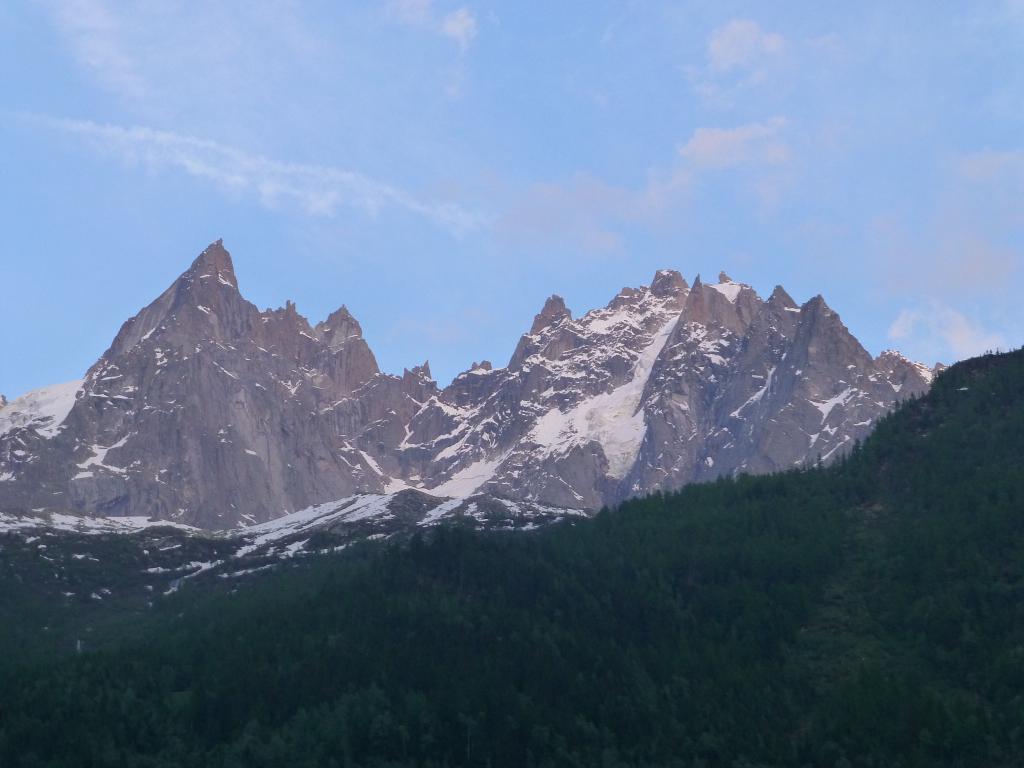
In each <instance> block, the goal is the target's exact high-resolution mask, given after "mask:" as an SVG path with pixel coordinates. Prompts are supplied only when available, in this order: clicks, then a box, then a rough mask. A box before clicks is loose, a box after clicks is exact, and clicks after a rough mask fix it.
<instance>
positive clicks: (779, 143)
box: [679, 116, 790, 169]
mask: <svg viewBox="0 0 1024 768" xmlns="http://www.w3.org/2000/svg"><path fill="white" fill-rule="evenodd" d="M788 124H789V123H788V121H787V120H786V118H784V117H779V116H776V117H772V118H770V119H768V120H765V121H763V122H754V123H747V124H746V125H741V126H737V127H736V128H698V129H697V130H696V131H694V133H693V136H691V137H690V139H689V141H687V142H686V143H685V144H684V145H683V146H682V147H680V149H679V154H680V156H681V157H683V158H684V159H685V160H687V161H688V162H690V163H691V164H692V165H693V166H695V167H696V168H699V169H724V168H734V167H736V166H741V165H781V164H784V163H786V162H788V161H789V159H790V150H789V146H788V144H787V143H786V141H785V139H784V137H783V133H784V131H785V129H786V126H787V125H788Z"/></svg>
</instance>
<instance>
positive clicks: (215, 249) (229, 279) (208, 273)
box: [182, 240, 238, 291]
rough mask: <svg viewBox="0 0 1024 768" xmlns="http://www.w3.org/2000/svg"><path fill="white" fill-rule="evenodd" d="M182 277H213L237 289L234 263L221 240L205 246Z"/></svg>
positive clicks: (226, 285)
mask: <svg viewBox="0 0 1024 768" xmlns="http://www.w3.org/2000/svg"><path fill="white" fill-rule="evenodd" d="M182 277H191V278H197V279H201V280H206V279H213V280H216V281H217V283H218V284H219V285H223V286H225V287H228V288H233V289H234V290H236V291H237V290H238V279H237V278H236V277H235V265H234V264H233V263H232V261H231V254H230V253H228V251H227V249H226V248H225V247H224V241H223V240H215V241H214V242H212V243H210V244H209V245H208V246H206V248H205V249H204V250H203V252H202V253H200V254H199V255H198V256H197V257H196V259H195V261H193V262H192V266H191V267H189V268H188V271H187V272H185V274H184V275H182Z"/></svg>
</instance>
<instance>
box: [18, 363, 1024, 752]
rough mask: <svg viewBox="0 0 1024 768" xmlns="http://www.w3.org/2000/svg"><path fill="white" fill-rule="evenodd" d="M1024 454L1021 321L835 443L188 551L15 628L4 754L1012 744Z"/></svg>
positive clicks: (1022, 748) (1018, 736)
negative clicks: (827, 448) (82, 630)
mask: <svg viewBox="0 0 1024 768" xmlns="http://www.w3.org/2000/svg"><path fill="white" fill-rule="evenodd" d="M1022 459H1024V351H1018V352H1014V353H1009V354H1004V355H989V356H985V357H981V358H977V359H974V360H970V361H967V362H965V363H962V364H959V365H956V366H954V367H952V368H951V369H949V370H947V371H946V372H945V373H943V374H942V375H941V376H939V377H938V379H937V380H936V382H935V384H934V386H933V388H932V389H931V391H930V393H929V394H928V395H926V396H924V397H923V398H920V399H917V400H913V401H911V402H908V403H905V404H904V406H903V407H901V408H900V409H898V410H897V411H896V412H895V413H894V414H893V415H891V416H889V417H887V418H885V419H883V420H882V421H881V422H880V424H879V426H878V427H877V429H876V431H875V433H874V434H873V435H872V437H871V438H870V439H869V440H868V441H867V442H866V443H865V444H864V445H863V446H858V447H857V449H856V450H855V451H854V452H853V454H852V455H851V456H850V457H848V458H847V459H846V460H844V461H842V462H840V463H838V464H836V465H834V466H831V467H829V468H815V469H811V470H806V471H794V472H790V473H786V474H781V475H775V476H770V477H757V478H754V477H740V478H737V479H735V480H720V481H717V482H715V483H711V484H706V485H693V486H689V487H687V488H684V489H683V490H682V491H680V492H678V493H672V494H657V495H654V496H651V497H648V498H645V499H640V500H635V501H631V502H628V503H626V504H624V505H622V506H621V507H619V508H617V509H615V510H610V511H604V512H602V513H601V514H599V515H598V516H597V517H595V518H593V519H591V520H585V521H574V522H570V523H564V524H560V525H557V526H554V527H552V528H548V529H544V530H540V531H536V532H534V533H531V534H521V533H520V534H507V533H478V532H472V531H469V530H463V529H460V528H458V527H450V526H449V527H441V528H438V529H436V530H434V531H431V532H429V533H428V534H419V535H417V536H415V537H414V538H412V539H410V540H404V541H402V542H392V543H368V544H365V545H361V546H358V547H354V548H351V549H349V550H347V551H345V552H342V553H339V554H338V555H335V556H330V557H320V558H308V559H306V560H304V561H301V562H299V563H297V564H295V565H293V566H291V567H288V568H286V569H282V570H277V571H270V572H267V573H261V574H255V575H252V576H250V577H249V578H247V579H245V580H241V581H239V580H235V579H221V580H215V579H214V580H209V581H208V582H203V581H202V580H196V581H195V582H194V583H192V584H190V585H189V586H188V588H185V589H182V590H180V591H179V592H177V593H175V594H173V595H170V596H167V597H164V598H160V599H155V600H154V602H153V606H152V608H151V609H149V610H148V611H147V612H140V611H138V610H133V611H132V612H130V613H128V612H126V613H124V614H123V616H122V619H121V623H120V625H118V624H117V615H116V614H111V616H110V618H109V620H108V622H107V624H105V627H104V629H103V630H102V631H101V634H102V636H103V638H104V639H103V641H102V642H97V643H96V646H95V649H86V651H85V652H83V653H80V654H71V655H65V656H61V657H56V656H55V655H53V654H44V655H43V656H42V657H40V655H39V654H34V655H26V656H17V655H15V652H14V651H13V650H12V651H11V652H10V654H9V658H8V659H7V664H6V668H5V671H4V673H3V675H4V676H3V679H2V680H0V684H2V688H0V765H3V766H147V767H149V766H151V767H154V768H155V767H156V766H239V767H240V766H285V765H286V766H395V767H396V768H397V767H399V766H493V767H495V768H497V767H498V766H588V767H589V766H680V767H682V766H687V767H689V766H730V767H732V768H741V767H742V768H751V767H752V766H802V765H807V766H829V767H830V768H831V767H832V766H837V767H838V766H864V767H865V768H867V767H868V766H873V767H875V768H881V767H882V766H886V767H889V766H905V767H906V768H910V767H911V766H921V767H922V768H924V767H925V766H928V767H929V768H930V767H932V766H946V765H948V766H1013V765H1020V763H1021V760H1022V758H1021V756H1022V755H1024V461H1022ZM0 586H2V589H3V590H4V591H5V592H7V593H8V595H9V596H8V597H6V598H5V600H7V601H8V604H9V605H13V604H15V597H16V595H17V594H20V593H19V592H18V590H24V589H26V586H25V584H24V583H21V582H19V581H16V580H14V579H10V578H7V579H5V580H4V583H3V584H2V585H0ZM26 601H27V602H31V601H30V600H28V598H24V599H23V602H26ZM19 605H20V604H19ZM97 610H99V609H97ZM6 615H11V614H10V613H8V614H6ZM111 622H112V623H111ZM0 632H8V630H7V629H0Z"/></svg>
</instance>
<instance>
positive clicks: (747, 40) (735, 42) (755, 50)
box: [707, 19, 786, 72]
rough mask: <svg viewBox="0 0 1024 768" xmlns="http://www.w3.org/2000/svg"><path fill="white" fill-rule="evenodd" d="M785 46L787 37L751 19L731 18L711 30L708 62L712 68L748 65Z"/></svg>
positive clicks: (723, 68) (720, 69) (767, 56)
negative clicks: (768, 29) (767, 29)
mask: <svg viewBox="0 0 1024 768" xmlns="http://www.w3.org/2000/svg"><path fill="white" fill-rule="evenodd" d="M785 50H786V39H785V38H784V37H783V36H782V35H780V34H778V33H776V32H767V31H765V30H763V29H762V28H761V27H760V25H759V24H758V23H757V22H755V21H751V20H750V19H733V20H732V21H730V22H728V23H727V24H725V25H724V26H722V27H719V28H718V29H716V30H715V31H714V32H712V33H711V37H710V38H709V39H708V49H707V56H708V65H709V67H710V68H711V69H712V70H713V71H715V72H731V71H734V70H737V69H751V68H754V67H756V66H759V65H761V64H762V63H763V62H764V61H765V60H768V59H771V58H773V57H775V56H778V55H780V54H781V53H783V52H784V51H785Z"/></svg>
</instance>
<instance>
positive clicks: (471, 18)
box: [386, 0, 477, 50]
mask: <svg viewBox="0 0 1024 768" xmlns="http://www.w3.org/2000/svg"><path fill="white" fill-rule="evenodd" d="M386 10H387V15H388V16H389V17H390V18H391V19H393V20H394V21H397V22H398V23H400V24H404V25H406V26H410V27H419V28H421V29H426V30H430V31H432V32H435V33H437V34H439V35H442V36H444V37H447V38H448V39H450V40H453V41H455V42H456V43H457V44H458V45H459V48H461V49H462V50H466V49H467V48H468V47H469V45H470V43H472V42H473V39H474V38H475V37H476V34H477V22H476V16H475V15H474V14H473V12H472V11H470V10H469V9H468V8H465V7H462V8H458V9H456V10H454V11H452V12H450V13H447V14H441V13H439V12H438V11H437V10H436V9H435V8H434V2H433V0H391V2H389V3H388V4H387V6H386Z"/></svg>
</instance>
